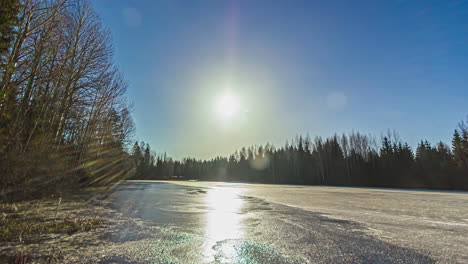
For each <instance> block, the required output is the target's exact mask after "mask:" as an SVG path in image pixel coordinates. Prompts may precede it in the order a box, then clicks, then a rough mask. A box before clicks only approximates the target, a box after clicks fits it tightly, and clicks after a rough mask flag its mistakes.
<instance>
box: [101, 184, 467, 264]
mask: <svg viewBox="0 0 468 264" xmlns="http://www.w3.org/2000/svg"><path fill="white" fill-rule="evenodd" d="M108 199H109V201H111V202H112V204H113V206H114V207H115V208H116V209H118V210H119V211H120V212H122V213H123V214H124V215H126V216H131V217H137V218H141V219H142V220H144V223H145V224H147V225H154V226H157V227H158V228H167V230H171V232H175V233H176V234H184V237H186V238H184V239H185V240H184V241H187V240H190V242H188V243H187V244H184V245H182V244H180V245H179V246H177V247H170V250H171V251H170V252H164V254H165V256H168V255H169V256H170V257H171V258H173V260H174V261H178V262H180V263H468V235H467V234H468V193H466V192H436V191H415V190H394V189H372V188H345V187H324V186H294V185H266V184H242V183H223V182H195V181H129V182H125V183H122V184H120V185H118V186H117V187H116V188H115V189H114V192H113V194H112V195H111V196H110V197H109V198H108ZM127 232H128V231H127ZM177 237H180V236H177ZM161 239H170V238H161ZM166 242H167V243H175V242H174V241H166ZM142 243H145V242H142ZM177 243H179V242H177ZM181 243H182V242H181ZM129 254H130V253H129Z"/></svg>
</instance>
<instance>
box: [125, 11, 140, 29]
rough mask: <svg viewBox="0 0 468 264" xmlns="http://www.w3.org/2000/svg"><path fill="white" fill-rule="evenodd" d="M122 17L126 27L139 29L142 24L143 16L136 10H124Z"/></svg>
mask: <svg viewBox="0 0 468 264" xmlns="http://www.w3.org/2000/svg"><path fill="white" fill-rule="evenodd" d="M122 16H123V20H124V23H125V25H127V26H129V27H138V26H139V25H140V24H141V20H142V18H141V14H140V12H138V10H137V9H136V8H124V9H123V10H122Z"/></svg>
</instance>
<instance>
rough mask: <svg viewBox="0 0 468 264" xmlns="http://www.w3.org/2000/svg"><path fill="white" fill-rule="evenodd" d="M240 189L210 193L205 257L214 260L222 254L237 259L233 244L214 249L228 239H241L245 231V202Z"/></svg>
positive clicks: (216, 189)
mask: <svg viewBox="0 0 468 264" xmlns="http://www.w3.org/2000/svg"><path fill="white" fill-rule="evenodd" d="M240 191H241V190H240V189H239V188H229V187H222V188H217V187H215V188H213V189H211V190H209V191H208V193H207V197H206V204H207V206H208V207H209V211H208V213H207V216H206V227H205V238H206V241H205V252H204V253H205V256H206V257H208V258H210V259H212V260H213V258H214V257H215V254H219V253H221V254H222V255H224V256H226V257H228V258H235V257H236V256H235V255H236V252H235V249H234V247H233V246H232V244H230V243H228V244H223V245H219V247H217V251H222V252H217V253H216V252H215V251H216V250H214V249H213V247H214V246H216V243H217V242H220V241H223V240H227V239H240V238H242V237H243V231H242V228H241V226H240V221H241V217H242V216H241V214H239V213H240V210H241V209H242V205H243V200H242V199H241V197H240Z"/></svg>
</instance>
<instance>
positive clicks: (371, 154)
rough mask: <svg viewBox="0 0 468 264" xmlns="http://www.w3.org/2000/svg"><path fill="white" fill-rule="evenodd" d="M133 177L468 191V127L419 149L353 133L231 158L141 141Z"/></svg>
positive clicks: (391, 135)
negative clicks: (167, 150)
mask: <svg viewBox="0 0 468 264" xmlns="http://www.w3.org/2000/svg"><path fill="white" fill-rule="evenodd" d="M131 155H132V157H133V158H134V160H135V162H136V166H137V169H136V173H135V175H133V176H132V179H197V180H210V181H235V182H254V183H273V184H305V185H335V186H367V187H389V188H422V189H450V190H468V126H467V125H466V123H465V122H461V123H460V124H459V126H458V128H457V129H455V131H454V134H453V141H452V145H451V146H448V145H446V144H444V143H442V142H439V143H437V144H435V145H432V144H431V143H429V142H428V141H421V142H420V143H419V144H418V146H417V148H416V151H413V149H412V148H411V147H410V146H409V145H408V144H407V143H404V142H402V141H401V140H400V138H399V136H398V134H397V133H396V132H388V133H387V135H385V136H382V139H381V140H380V141H379V140H376V137H373V136H372V135H366V134H361V133H359V132H352V133H350V134H343V135H333V136H331V137H328V138H322V137H315V138H313V139H311V138H310V137H309V136H297V137H296V138H295V139H294V140H293V141H292V142H291V143H286V144H285V146H283V147H279V148H277V147H275V146H272V145H271V144H266V145H260V146H251V147H248V148H242V149H241V150H239V151H237V152H235V153H234V154H232V155H231V156H229V157H216V158H214V159H211V160H196V159H193V158H186V159H183V160H182V161H174V160H172V159H171V158H169V157H167V156H166V154H162V155H157V154H155V153H153V152H152V151H151V148H150V146H149V145H148V144H145V143H144V142H141V143H140V144H139V143H138V142H135V144H134V146H133V149H132V153H131Z"/></svg>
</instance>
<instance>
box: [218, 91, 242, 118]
mask: <svg viewBox="0 0 468 264" xmlns="http://www.w3.org/2000/svg"><path fill="white" fill-rule="evenodd" d="M239 111H240V102H239V98H238V97H237V96H235V95H233V94H231V93H225V94H223V95H222V96H220V97H219V98H218V99H217V101H216V113H217V114H218V116H219V117H220V118H221V119H222V120H230V119H232V118H233V117H235V116H236V115H237V114H238V113H239Z"/></svg>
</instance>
